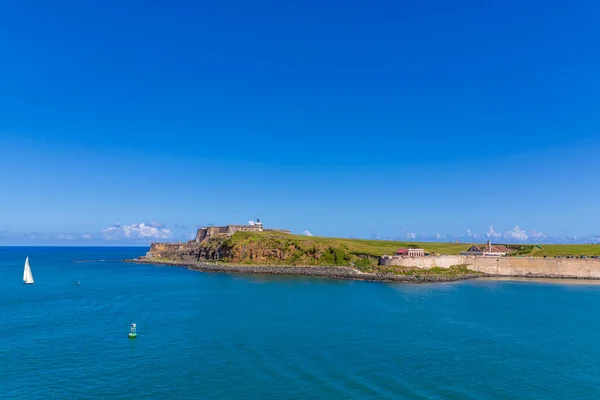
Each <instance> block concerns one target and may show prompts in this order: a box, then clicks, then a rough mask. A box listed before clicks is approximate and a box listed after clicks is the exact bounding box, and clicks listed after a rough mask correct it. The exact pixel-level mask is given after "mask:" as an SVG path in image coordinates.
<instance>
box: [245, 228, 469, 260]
mask: <svg viewBox="0 0 600 400" xmlns="http://www.w3.org/2000/svg"><path fill="white" fill-rule="evenodd" d="M234 238H236V239H235V240H261V239H265V238H285V239H290V240H294V241H297V242H299V243H302V244H303V245H305V246H306V245H309V244H310V243H320V244H326V245H341V246H344V247H345V248H347V249H348V251H349V252H350V253H353V254H366V255H371V256H376V257H379V256H381V255H383V254H390V255H391V254H395V253H396V250H398V249H399V248H408V247H409V246H411V245H416V246H417V247H418V248H422V249H423V250H425V252H435V253H436V254H453V255H455V254H458V253H460V252H461V251H465V250H467V249H468V248H469V247H471V244H468V243H431V242H397V241H390V240H367V239H346V238H330V237H319V236H303V235H288V234H281V233H274V232H237V233H236V234H235V235H234Z"/></svg>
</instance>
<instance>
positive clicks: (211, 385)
mask: <svg viewBox="0 0 600 400" xmlns="http://www.w3.org/2000/svg"><path fill="white" fill-rule="evenodd" d="M145 251H146V249H143V248H6V247H4V248H2V247H0V398H2V399H29V398H32V399H33V398H36V399H37V398H39V399H83V398H85V399H132V398H145V399H259V398H260V399H442V398H443V399H486V398H489V399H508V398H511V399H517V398H523V399H552V398H554V399H564V398H597V397H598V393H600V311H599V309H600V286H597V285H583V284H574V283H570V284H564V283H540V282H505V281H504V282H503V281H481V280H479V281H465V282H458V283H445V284H420V285H414V284H382V283H365V282H351V281H338V280H330V279H321V278H300V277H266V276H245V275H225V274H206V273H199V272H193V271H188V270H186V269H184V268H176V267H156V266H151V265H135V264H126V263H121V262H119V261H116V260H119V259H122V258H128V257H133V256H138V255H141V254H143V253H144V252H145ZM26 255H29V257H30V262H31V267H32V271H33V275H34V278H35V284H34V285H24V284H22V273H23V263H24V261H25V256H26ZM74 260H108V261H100V262H90V263H73V262H72V261H74ZM111 260H115V261H111ZM77 280H79V281H80V282H81V284H80V285H77ZM132 322H135V323H137V324H138V332H139V336H138V338H137V339H135V340H129V339H128V338H127V333H128V330H129V325H130V324H131V323H132Z"/></svg>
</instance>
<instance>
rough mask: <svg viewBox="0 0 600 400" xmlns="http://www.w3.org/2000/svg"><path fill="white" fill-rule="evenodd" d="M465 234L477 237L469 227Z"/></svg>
mask: <svg viewBox="0 0 600 400" xmlns="http://www.w3.org/2000/svg"><path fill="white" fill-rule="evenodd" d="M465 234H466V235H467V237H475V235H474V234H473V233H472V232H471V230H470V229H467V230H466V232H465Z"/></svg>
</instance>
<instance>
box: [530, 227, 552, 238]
mask: <svg viewBox="0 0 600 400" xmlns="http://www.w3.org/2000/svg"><path fill="white" fill-rule="evenodd" d="M529 237H532V238H534V239H545V238H547V237H548V235H546V234H545V233H543V232H538V231H536V230H535V229H532V230H531V232H529Z"/></svg>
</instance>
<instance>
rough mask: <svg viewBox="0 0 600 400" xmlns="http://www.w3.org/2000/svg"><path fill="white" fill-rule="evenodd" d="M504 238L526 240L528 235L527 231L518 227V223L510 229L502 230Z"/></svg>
mask: <svg viewBox="0 0 600 400" xmlns="http://www.w3.org/2000/svg"><path fill="white" fill-rule="evenodd" d="M504 238H505V239H514V240H527V239H528V238H529V236H527V233H526V232H525V231H524V230H523V229H521V228H519V225H517V226H515V227H514V228H513V229H512V230H511V231H506V232H504Z"/></svg>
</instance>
